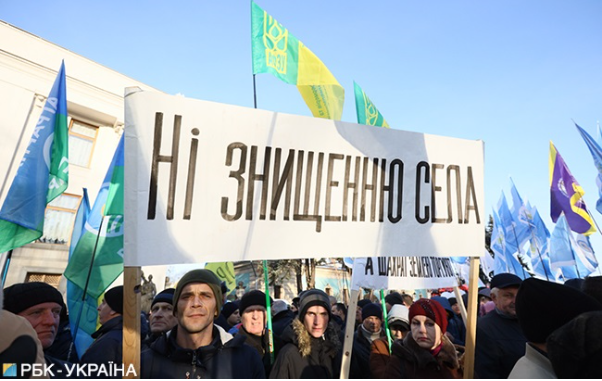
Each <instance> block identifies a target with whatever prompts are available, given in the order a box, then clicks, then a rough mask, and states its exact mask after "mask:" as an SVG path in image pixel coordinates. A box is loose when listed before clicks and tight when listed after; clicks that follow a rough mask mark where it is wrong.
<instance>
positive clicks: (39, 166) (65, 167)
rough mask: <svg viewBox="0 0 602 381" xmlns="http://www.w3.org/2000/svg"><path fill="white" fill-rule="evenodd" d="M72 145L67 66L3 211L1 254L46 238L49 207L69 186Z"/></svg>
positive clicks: (63, 64)
mask: <svg viewBox="0 0 602 381" xmlns="http://www.w3.org/2000/svg"><path fill="white" fill-rule="evenodd" d="M68 141H69V128H68V126H67V86H66V81H65V63H64V62H63V63H62V64H61V68H60V70H59V72H58V74H57V76H56V80H55V81H54V85H53V86H52V89H51V90H50V93H49V94H48V99H47V100H46V103H45V104H44V108H43V110H42V115H40V118H39V119H38V123H37V124H36V126H35V128H34V131H33V134H32V136H31V139H30V141H29V145H28V146H27V150H26V151H25V154H24V155H23V158H22V159H21V163H20V164H19V169H18V170H17V174H16V175H15V178H14V180H13V182H12V184H11V187H10V189H9V191H8V194H7V195H6V199H5V200H4V204H3V205H2V209H1V210H0V253H3V252H5V251H9V250H12V249H14V248H17V247H21V246H23V245H26V244H28V243H30V242H33V241H35V240H36V239H38V238H40V237H41V236H42V233H43V231H44V215H45V212H46V205H47V204H48V203H49V202H51V201H52V200H54V199H55V198H56V197H58V196H59V195H60V194H61V193H63V192H64V191H65V189H67V185H68V182H69V149H68V147H69V146H68Z"/></svg>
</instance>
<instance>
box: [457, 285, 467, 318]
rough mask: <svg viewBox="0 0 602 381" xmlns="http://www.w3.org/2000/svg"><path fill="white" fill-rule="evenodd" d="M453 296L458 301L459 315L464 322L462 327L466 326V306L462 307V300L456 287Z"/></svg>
mask: <svg viewBox="0 0 602 381" xmlns="http://www.w3.org/2000/svg"><path fill="white" fill-rule="evenodd" d="M454 294H455V295H456V300H457V301H458V305H459V306H460V315H462V321H464V326H467V325H468V324H466V306H465V305H464V299H462V295H461V294H460V288H459V287H458V286H454Z"/></svg>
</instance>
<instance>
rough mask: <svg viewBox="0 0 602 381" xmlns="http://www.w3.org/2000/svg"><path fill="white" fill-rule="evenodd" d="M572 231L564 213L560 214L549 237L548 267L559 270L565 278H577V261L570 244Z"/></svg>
mask: <svg viewBox="0 0 602 381" xmlns="http://www.w3.org/2000/svg"><path fill="white" fill-rule="evenodd" d="M571 240H572V233H571V231H570V229H569V225H568V223H567V221H566V217H565V216H564V214H560V217H558V220H557V221H556V227H554V230H553V231H552V237H551V238H550V267H551V268H552V270H553V271H556V270H560V271H561V272H562V275H563V277H564V278H565V279H572V278H579V277H580V276H579V275H577V262H576V261H575V253H574V252H573V248H572V245H571Z"/></svg>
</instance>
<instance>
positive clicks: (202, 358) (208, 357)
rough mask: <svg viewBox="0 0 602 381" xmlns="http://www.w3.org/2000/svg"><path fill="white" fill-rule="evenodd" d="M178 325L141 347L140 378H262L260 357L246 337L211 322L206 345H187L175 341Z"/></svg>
mask: <svg viewBox="0 0 602 381" xmlns="http://www.w3.org/2000/svg"><path fill="white" fill-rule="evenodd" d="M178 328H179V327H178V326H175V327H174V328H173V329H172V330H171V331H170V332H169V333H168V334H167V335H165V336H162V337H160V338H159V339H157V341H155V342H154V343H153V344H151V346H150V348H149V349H147V350H145V351H143V352H142V355H141V358H140V369H141V375H140V378H158V379H163V378H247V379H248V378H265V371H264V369H263V366H262V363H261V357H260V356H259V354H258V353H257V351H256V350H255V349H253V348H251V347H250V346H248V345H246V344H245V343H244V342H245V337H244V336H243V335H238V336H236V337H234V338H232V335H230V334H228V333H226V331H224V330H223V329H222V328H221V327H219V326H216V325H214V326H213V340H212V341H211V343H210V344H209V345H206V346H203V347H200V348H197V349H186V348H182V347H180V346H179V345H178V344H177V341H176V338H177V335H178Z"/></svg>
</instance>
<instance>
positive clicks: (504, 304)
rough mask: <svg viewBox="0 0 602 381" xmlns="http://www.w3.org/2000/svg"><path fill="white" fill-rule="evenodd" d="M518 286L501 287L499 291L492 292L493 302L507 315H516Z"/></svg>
mask: <svg viewBox="0 0 602 381" xmlns="http://www.w3.org/2000/svg"><path fill="white" fill-rule="evenodd" d="M517 292H518V286H510V287H506V288H500V289H498V290H497V292H493V293H491V297H492V299H493V303H495V306H496V308H497V309H499V310H500V311H502V312H503V313H505V314H506V315H511V316H516V293H517Z"/></svg>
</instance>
